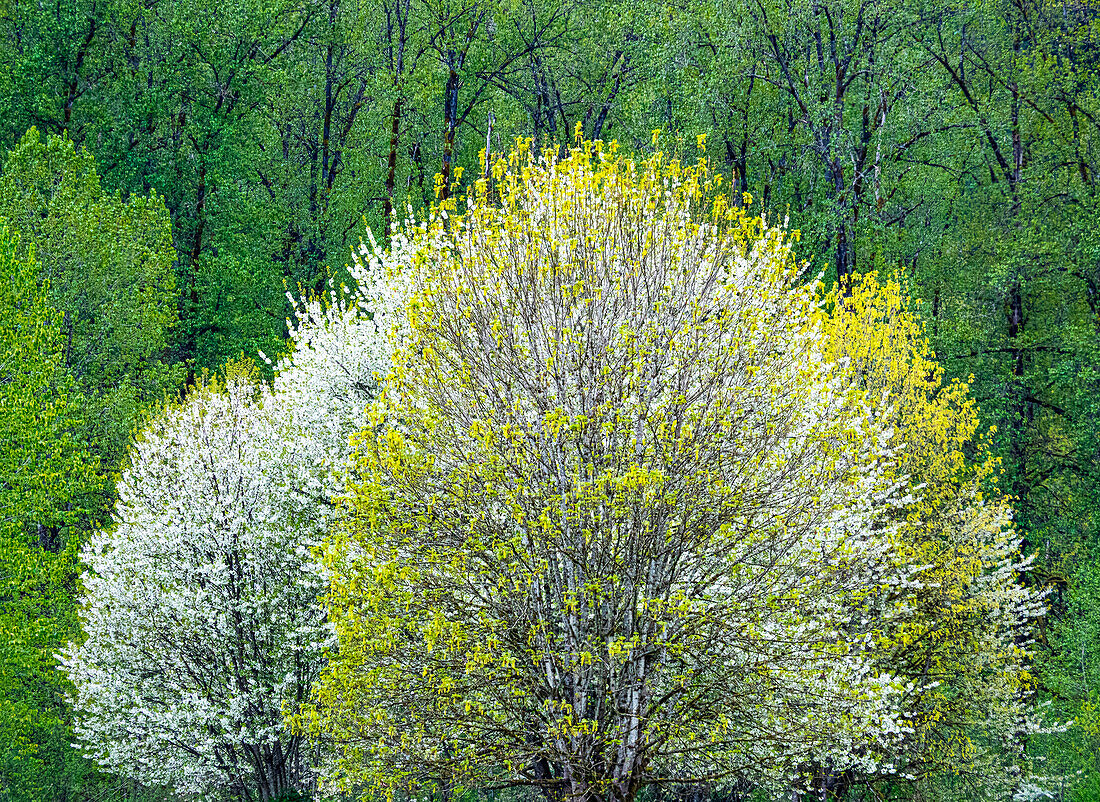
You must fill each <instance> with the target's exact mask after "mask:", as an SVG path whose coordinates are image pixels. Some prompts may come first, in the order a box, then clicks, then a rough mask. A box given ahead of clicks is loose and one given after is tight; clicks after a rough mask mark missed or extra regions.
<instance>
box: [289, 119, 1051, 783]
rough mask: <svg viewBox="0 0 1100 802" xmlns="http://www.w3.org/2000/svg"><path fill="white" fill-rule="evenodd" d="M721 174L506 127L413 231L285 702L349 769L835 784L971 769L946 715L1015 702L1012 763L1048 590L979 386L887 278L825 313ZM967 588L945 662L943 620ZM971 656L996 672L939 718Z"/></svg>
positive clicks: (1010, 717)
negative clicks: (312, 676) (506, 139)
mask: <svg viewBox="0 0 1100 802" xmlns="http://www.w3.org/2000/svg"><path fill="white" fill-rule="evenodd" d="M721 190H722V181H721V178H720V177H712V176H710V175H709V174H708V172H707V170H706V167H705V162H703V161H700V162H699V163H698V164H696V165H684V164H681V163H680V162H678V161H676V160H671V159H666V158H664V157H663V155H662V154H661V153H657V154H655V155H654V156H652V157H650V158H648V159H645V160H641V161H635V160H632V159H630V158H628V157H626V156H622V155H619V154H618V153H617V152H616V151H615V149H614V148H613V147H612V148H610V149H606V148H605V147H604V146H602V145H601V143H599V142H589V141H580V140H578V141H577V144H576V145H575V146H574V147H572V148H570V149H569V151H568V154H567V155H564V156H562V155H560V154H559V152H558V150H557V149H550V150H547V151H544V152H541V153H538V152H532V151H530V150H529V149H527V148H525V147H524V146H522V145H521V146H520V147H518V148H517V149H516V150H513V151H512V153H511V154H510V155H509V158H508V160H507V161H504V160H501V161H498V162H496V163H495V164H494V165H493V169H492V171H491V172H490V175H489V177H488V178H483V179H481V180H479V181H477V182H476V183H475V184H474V186H473V188H472V189H471V190H470V192H469V193H468V195H467V197H466V199H465V200H466V208H465V209H464V210H463V211H462V212H461V213H459V207H458V204H457V203H455V202H453V201H448V202H445V203H443V204H442V205H441V206H440V207H439V208H438V209H437V210H436V212H435V213H434V215H433V216H432V217H431V218H430V220H429V221H427V222H426V223H424V224H421V225H420V226H419V227H415V228H413V229H411V230H408V231H407V232H406V236H407V237H408V239H409V241H410V242H411V243H412V244H413V247H414V251H413V253H414V256H413V258H412V260H411V267H410V272H409V278H408V281H410V282H411V295H410V297H409V301H408V304H407V307H406V317H407V329H406V330H404V331H402V332H398V333H395V335H394V337H395V343H396V345H395V347H396V348H397V354H396V356H395V358H394V368H393V370H392V371H391V373H390V374H389V376H388V377H387V380H386V384H385V385H384V388H383V391H382V395H381V396H380V398H379V400H378V401H376V402H375V403H374V404H373V405H372V407H371V425H370V426H369V427H368V428H367V429H365V430H364V431H363V432H362V433H361V434H360V436H359V438H358V441H357V442H358V450H357V460H358V462H357V465H356V473H355V476H354V478H353V484H352V500H351V505H352V506H351V510H352V513H351V516H350V518H349V520H348V522H347V524H346V526H345V528H344V530H343V531H342V532H341V533H340V534H338V535H336V536H333V537H330V539H329V542H328V550H327V553H326V557H327V565H328V569H329V571H330V572H331V576H332V580H331V588H330V590H329V591H328V594H327V595H326V597H325V603H326V608H327V610H328V613H329V615H330V616H331V618H332V620H333V621H334V623H335V626H336V635H337V641H338V644H337V647H336V649H335V650H334V651H333V653H332V654H331V655H330V660H329V663H328V666H327V667H326V668H325V670H324V672H323V673H322V676H321V680H320V683H319V685H318V686H317V688H316V690H315V702H314V704H315V706H314V707H312V708H307V710H306V711H305V713H304V714H303V716H302V717H301V719H300V721H301V722H302V723H304V724H305V725H306V726H311V727H313V728H314V730H315V731H317V732H318V733H320V734H322V735H323V737H325V738H331V739H332V740H333V741H334V742H335V745H336V747H337V750H338V756H339V764H338V766H339V768H338V771H337V772H336V773H335V774H334V778H335V781H336V782H337V783H338V788H340V789H342V790H354V789H366V791H364V793H366V794H367V795H369V794H370V793H373V792H375V791H379V792H381V791H386V792H389V793H392V792H393V791H394V790H396V789H400V788H409V787H453V786H454V785H459V786H474V787H483V786H494V785H504V786H507V785H515V784H529V785H534V786H536V787H540V788H542V789H543V790H544V791H546V792H547V793H548V794H550V796H551V798H560V799H566V798H568V799H593V800H594V799H616V800H631V799H633V798H634V797H635V795H636V794H637V793H638V792H639V791H640V789H641V788H643V787H644V786H645V785H647V784H651V783H663V784H668V783H721V782H726V783H729V784H730V785H731V786H739V787H749V788H752V787H755V788H761V789H767V790H770V791H773V792H782V789H789V788H791V787H792V786H793V787H796V788H797V787H801V788H809V789H815V790H818V791H820V792H821V793H825V792H826V791H829V792H835V791H836V789H837V786H838V784H843V783H847V786H848V787H851V785H852V784H853V783H855V782H857V781H860V782H867V781H870V780H871V779H878V778H882V777H898V778H908V779H911V780H913V779H916V778H917V775H916V774H914V773H913V771H917V772H920V773H923V771H924V770H925V763H924V761H928V762H933V761H934V765H935V768H937V769H942V768H943V767H945V766H946V767H948V768H950V769H951V770H959V769H960V768H962V769H964V770H966V769H974V768H975V767H976V765H977V761H978V759H979V758H978V756H979V755H981V756H985V755H986V754H987V750H985V749H983V748H981V746H980V745H979V746H978V747H977V748H972V749H970V750H969V751H967V750H962V749H960V750H957V751H956V752H955V753H949V752H948V751H947V750H945V749H943V748H942V745H937V746H934V747H929V746H928V744H927V736H928V734H929V733H933V732H934V733H935V734H937V735H939V734H940V733H942V732H945V731H948V730H950V729H951V727H952V726H958V727H960V728H962V729H966V728H967V727H968V726H972V727H979V726H986V727H990V728H997V733H998V734H997V737H998V738H1001V739H1002V741H1003V742H1002V743H1000V744H998V746H1001V747H1003V746H1005V745H1006V744H1009V743H1012V744H1016V746H1015V747H1013V748H1010V749H1009V758H1008V760H1007V765H1004V766H1002V767H1001V768H1003V769H1004V770H1003V772H1002V776H1001V779H1000V780H995V779H994V778H989V780H990V785H991V786H992V785H993V784H994V783H997V782H1000V783H1003V785H1001V787H1002V788H1006V787H1008V786H1009V785H1010V784H1011V783H1013V782H1017V781H1018V780H1019V779H1020V776H1021V773H1020V772H1021V770H1022V764H1021V762H1020V761H1021V760H1022V759H1023V756H1022V754H1021V752H1020V749H1019V743H1020V740H1021V738H1023V737H1024V736H1026V735H1027V734H1029V733H1031V732H1034V731H1035V730H1036V729H1037V726H1038V725H1037V724H1036V723H1035V722H1034V721H1033V720H1032V717H1031V714H1030V713H1029V711H1028V706H1029V694H1028V687H1027V669H1026V653H1025V651H1024V650H1021V649H1020V648H1019V646H1018V644H1017V643H1016V641H1015V640H1014V639H1015V638H1016V637H1017V636H1018V634H1019V633H1021V632H1023V631H1025V628H1026V627H1027V625H1028V622H1029V621H1030V619H1032V618H1033V617H1034V616H1036V615H1038V614H1040V613H1041V605H1040V604H1039V601H1038V596H1037V595H1036V594H1035V593H1034V592H1032V591H1029V590H1027V589H1026V588H1025V587H1024V586H1022V585H1021V584H1020V583H1019V581H1018V576H1017V574H1018V572H1019V571H1020V570H1021V569H1022V568H1023V567H1024V564H1023V563H1021V562H1019V560H1018V558H1017V556H1016V553H1015V547H1016V546H1017V545H1018V541H1017V540H1016V538H1015V536H1014V534H1013V533H1012V530H1011V527H1010V525H1009V519H1008V511H1007V507H1006V506H1005V504H1004V502H1003V501H1002V500H1000V499H999V498H997V497H994V498H991V499H990V500H989V501H988V502H986V501H984V500H983V498H982V496H981V494H980V492H979V491H978V489H977V482H978V479H976V478H975V476H974V475H973V474H970V473H968V472H967V471H966V470H964V469H963V466H962V463H961V461H960V449H961V448H962V447H963V446H964V445H965V444H966V443H968V442H970V440H971V438H972V437H973V434H974V428H975V425H976V423H975V420H974V415H973V407H972V404H971V403H970V402H969V401H968V400H966V397H965V394H966V388H965V386H964V385H954V386H951V387H948V388H946V390H945V392H944V393H942V394H938V393H937V385H938V384H939V372H938V369H937V368H936V367H935V365H934V363H933V362H931V361H930V357H929V354H928V351H927V346H926V344H925V343H924V340H923V338H922V337H921V336H920V332H919V326H917V325H916V324H915V322H914V321H913V319H912V317H911V316H907V313H905V312H904V311H903V310H901V309H899V308H898V306H899V303H900V301H899V296H898V294H897V289H896V285H887V286H886V287H880V286H879V285H878V284H876V283H875V282H874V281H873V280H868V281H867V282H865V283H864V284H861V285H860V286H859V288H858V294H852V293H845V294H842V295H839V296H838V295H836V294H834V295H833V296H832V297H831V305H832V307H833V312H832V314H831V315H830V314H826V313H824V312H823V311H822V309H821V306H820V296H819V291H820V290H819V285H818V284H817V283H815V282H813V281H810V282H806V281H805V270H806V265H805V264H804V263H802V262H799V261H798V260H797V259H796V258H795V257H794V255H793V254H792V252H791V247H790V246H791V241H790V238H789V237H788V235H786V234H785V233H784V232H782V231H781V230H778V229H773V228H768V227H767V226H765V225H764V224H763V222H762V221H761V220H760V219H759V218H755V217H753V216H751V215H750V214H749V213H748V212H747V210H746V208H745V206H744V205H743V204H737V205H734V204H731V203H730V202H729V199H728V196H726V195H724V194H723V193H722V191H721ZM745 200H747V199H745ZM894 315H899V316H901V318H902V321H901V323H900V325H899V324H896V323H892V322H891V323H890V324H888V325H887V326H886V327H885V336H884V335H883V329H882V327H881V324H882V323H883V321H884V319H885V320H890V319H891V318H892V316H894ZM876 326H879V327H878V328H876ZM853 334H856V335H858V337H856V338H853V337H852V335H853ZM892 335H893V336H892ZM922 369H923V370H924V372H923V373H921V372H918V371H921V370H922ZM914 376H916V377H918V378H912V377H914ZM902 449H908V451H907V454H906V456H901V450H902ZM910 471H913V472H912V473H910ZM925 474H927V480H928V483H926V481H925V478H924V475H925ZM918 522H919V523H918ZM960 553H965V554H967V555H968V558H967V559H966V560H965V561H963V564H959V555H960ZM975 561H976V562H975ZM937 572H938V573H939V574H942V576H940V575H937ZM933 588H935V589H938V590H939V592H942V596H940V595H937V593H936V592H932V593H930V592H929V591H930V589H933ZM922 599H924V602H923V605H924V606H923V607H920V606H919V605H920V604H921V603H922V602H921V601H920V600H922ZM989 608H994V609H995V612H994V611H993V610H992V609H989ZM964 610H968V611H969V612H964ZM952 613H955V614H956V615H963V616H964V617H965V618H966V619H967V622H968V626H969V627H970V630H969V631H967V632H965V633H964V632H961V631H958V630H956V631H954V632H952V633H951V634H950V635H948V638H949V640H950V645H949V646H946V647H945V648H946V649H948V650H950V651H951V654H952V656H953V658H955V659H956V660H958V662H954V663H952V662H949V661H948V660H947V659H945V658H944V657H943V655H942V654H941V653H939V652H937V651H936V646H935V644H934V643H927V642H925V641H924V635H926V633H927V631H928V630H938V629H939V628H940V627H941V626H942V625H943V623H944V622H945V621H946V620H947V619H948V618H949V616H950V615H951V614H952ZM918 633H919V634H918ZM971 636H972V637H974V638H975V642H974V643H973V644H971V645H969V646H968V645H967V643H968V638H969V637H971ZM918 641H919V642H918ZM915 642H917V647H916V648H917V651H919V652H920V654H919V655H913V654H912V651H913V649H912V647H913V645H914V643H915ZM976 654H980V655H981V656H982V659H983V660H984V661H986V662H985V666H986V671H987V670H989V669H990V668H991V669H992V670H994V671H995V672H996V673H997V675H998V676H999V677H1000V681H998V682H996V683H992V684H990V683H989V682H988V677H984V682H983V674H984V673H985V671H983V670H979V669H977V668H976V667H972V666H970V665H967V664H966V662H965V657H964V656H965V655H971V656H974V655H976ZM921 659H924V660H925V670H924V671H923V673H921V672H920V671H919V669H915V668H914V664H915V663H919V662H920V660H921ZM932 659H935V660H936V662H935V664H934V666H935V670H934V671H932V670H929V661H930V660H932ZM963 677H970V678H972V679H973V680H974V681H976V682H977V683H979V684H980V685H981V690H982V695H981V696H980V697H979V698H973V699H969V700H967V701H965V702H961V703H959V704H958V705H956V708H957V709H956V710H955V711H953V712H955V713H960V714H959V715H956V716H951V717H950V718H951V723H950V724H945V723H944V722H943V721H942V720H941V717H946V716H945V715H944V711H945V710H946V708H948V707H949V706H950V705H949V703H948V702H947V701H946V700H945V699H944V700H941V703H940V705H939V707H938V708H937V702H936V701H935V699H936V698H937V694H936V690H935V689H936V688H937V687H938V686H939V685H940V684H941V683H944V682H950V683H952V688H958V687H960V686H959V685H958V684H957V683H958V682H959V681H961V678H963ZM958 708H961V712H960V709H958ZM929 753H934V755H935V757H934V758H930V757H929ZM910 757H911V760H910V759H907V758H910ZM983 765H984V766H985V767H986V768H990V767H991V766H992V764H991V763H988V762H987V763H985V764H983Z"/></svg>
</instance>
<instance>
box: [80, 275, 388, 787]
mask: <svg viewBox="0 0 1100 802" xmlns="http://www.w3.org/2000/svg"><path fill="white" fill-rule="evenodd" d="M356 272H357V274H358V277H359V278H360V279H361V286H360V289H359V290H358V291H357V292H355V293H352V294H350V295H349V296H347V297H337V295H336V294H333V297H332V298H331V299H330V302H329V303H328V304H327V305H323V304H321V303H320V302H317V301H314V302H310V303H304V304H302V305H300V307H299V311H298V316H297V322H296V324H294V325H292V327H291V338H292V340H293V345H294V347H293V349H292V350H291V352H290V353H289V354H288V355H287V356H286V357H284V358H283V359H281V360H279V362H278V363H277V364H276V365H275V370H276V378H275V381H274V384H273V386H271V387H267V386H264V385H261V384H258V383H256V381H255V380H254V379H253V378H252V376H251V375H250V371H249V370H248V369H247V368H245V369H242V368H241V367H240V366H238V367H237V368H230V369H229V370H228V371H227V372H228V376H227V379H226V381H225V383H224V385H223V384H221V383H218V382H209V383H205V384H203V385H200V386H199V387H197V388H195V389H194V390H193V391H192V392H191V393H190V394H189V395H188V396H187V397H186V398H185V399H184V400H183V401H182V402H180V403H179V404H175V405H170V406H168V407H167V408H166V409H165V410H164V412H163V414H161V415H160V416H159V417H157V418H156V419H154V420H153V421H152V422H151V423H150V424H149V425H148V426H147V428H146V429H145V431H144V432H142V434H141V435H140V437H139V438H138V442H137V443H136V444H135V445H134V447H133V450H132V454H131V465H130V467H129V468H127V469H126V470H125V471H124V472H123V474H122V477H121V480H120V482H119V486H118V494H119V501H118V505H117V508H116V511H115V524H114V526H113V527H111V528H110V529H109V530H107V531H105V532H102V533H100V534H98V535H97V536H96V537H94V538H93V539H92V541H91V543H90V544H89V546H88V548H87V549H86V551H85V555H84V559H85V563H86V565H87V569H88V570H87V574H86V576H85V580H84V587H85V594H84V599H83V608H82V623H83V628H84V636H85V637H84V640H83V642H82V643H79V644H72V645H71V646H70V647H69V648H68V649H67V650H66V651H65V653H64V654H63V656H62V666H63V668H64V670H65V671H66V672H67V673H68V675H69V677H70V679H71V680H72V681H73V683H74V685H75V686H76V697H75V700H74V701H75V707H76V710H77V712H78V723H77V727H76V730H77V733H78V735H79V736H80V738H81V741H82V744H83V748H84V751H85V753H86V754H87V755H88V756H89V757H92V758H94V759H96V760H97V761H99V762H100V763H101V764H102V765H104V766H106V767H108V768H109V769H111V770H112V771H114V772H117V773H120V774H123V775H125V776H131V777H134V778H136V779H139V780H140V781H142V782H145V783H151V784H164V785H168V786H172V787H173V788H175V789H176V790H177V791H179V792H180V793H184V794H197V793H200V792H203V793H205V792H209V791H212V790H218V789H227V790H230V791H232V792H234V793H236V794H239V795H241V796H243V797H244V798H246V799H252V798H258V799H261V800H270V799H275V798H278V797H280V796H283V795H286V794H288V793H291V792H294V791H299V792H300V791H304V790H308V789H309V787H310V786H311V783H312V770H311V768H310V765H309V762H308V760H307V759H306V757H305V756H304V755H303V752H302V744H301V737H300V736H299V735H295V734H293V733H290V732H288V731H287V729H286V727H285V726H284V723H283V711H284V709H286V708H288V707H289V708H293V707H296V706H297V705H298V704H300V703H301V702H302V701H304V700H305V698H306V697H307V694H308V691H309V688H310V685H311V683H312V682H313V680H314V678H315V677H316V675H317V672H318V669H319V667H320V665H321V661H322V650H323V648H324V646H325V644H326V641H327V640H328V634H327V633H328V630H327V629H326V627H325V625H324V621H323V614H322V612H321V610H320V609H319V607H318V606H317V604H316V596H317V593H318V591H319V589H320V587H321V578H320V576H319V574H318V573H317V571H316V570H315V567H314V566H313V565H312V562H311V559H312V558H311V553H310V547H311V546H312V545H314V544H315V543H316V542H317V539H318V538H319V537H320V536H321V535H322V534H323V533H324V532H325V531H327V529H328V528H329V526H330V525H331V523H332V520H333V510H334V507H333V503H332V497H333V495H334V494H335V493H336V492H338V491H340V490H341V489H342V488H343V485H344V481H345V478H344V477H345V471H344V468H345V465H346V463H347V458H348V455H349V453H350V447H349V445H348V436H349V435H350V433H351V432H353V431H354V430H355V429H356V428H358V427H361V426H362V425H363V423H364V422H365V418H364V416H363V409H364V407H365V405H366V403H367V400H368V399H369V398H370V397H371V395H372V393H373V392H374V390H375V378H374V377H375V375H376V374H377V373H378V372H379V371H382V372H384V371H385V370H386V369H388V352H387V350H386V348H387V346H386V340H385V338H384V337H381V336H380V335H379V332H380V327H381V326H382V325H383V321H384V320H385V319H386V310H387V305H386V304H387V298H384V297H382V296H381V295H380V294H379V292H380V289H381V288H380V287H376V286H372V285H371V284H370V282H371V273H372V271H371V269H370V268H369V267H364V266H363V265H361V264H360V265H359V266H358V269H357V271H356ZM373 272H374V273H377V272H379V271H378V270H377V269H376V270H374V271H373ZM368 307H370V309H371V314H369V315H368V314H367V311H366V310H367V308H368Z"/></svg>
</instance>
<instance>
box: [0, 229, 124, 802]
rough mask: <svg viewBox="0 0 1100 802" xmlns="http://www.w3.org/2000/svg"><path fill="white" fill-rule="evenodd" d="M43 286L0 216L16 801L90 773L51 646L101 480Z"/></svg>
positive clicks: (2, 636)
mask: <svg viewBox="0 0 1100 802" xmlns="http://www.w3.org/2000/svg"><path fill="white" fill-rule="evenodd" d="M21 250H22V251H23V252H24V253H26V256H20V253H19V252H20V251H21ZM45 288H46V283H45V282H43V281H42V278H41V273H40V269H39V267H38V265H37V264H36V263H35V261H34V258H33V249H31V248H26V249H21V248H19V246H18V240H17V238H16V237H15V236H14V235H12V234H11V233H10V232H9V230H8V228H7V227H6V225H3V224H0V308H3V309H4V310H5V312H4V314H3V315H0V443H2V444H3V447H2V448H0V789H2V791H3V794H4V796H5V798H7V799H13V800H21V801H22V800H40V799H55V798H58V797H59V796H64V794H65V793H66V791H70V792H71V790H72V789H73V787H74V785H79V784H80V783H81V782H82V781H83V777H84V776H85V775H88V774H90V773H92V772H93V771H94V768H93V767H92V766H90V765H89V764H86V763H84V761H82V760H81V759H80V758H79V757H78V756H77V755H75V754H74V753H73V750H72V749H71V748H70V747H69V742H70V741H71V738H72V734H71V732H70V731H69V729H68V726H67V715H68V714H67V707H66V704H65V701H64V697H65V694H66V689H67V683H66V682H65V681H64V679H63V678H62V676H61V675H60V674H59V673H58V672H57V671H56V670H55V665H56V661H55V659H54V654H55V652H57V650H58V649H59V648H60V647H61V645H62V644H63V643H65V642H66V641H67V640H68V639H69V638H70V637H71V636H72V633H73V632H74V631H75V630H76V609H75V602H74V601H73V596H74V592H75V589H76V583H77V576H78V560H77V556H78V552H79V545H80V540H79V538H78V533H79V531H80V529H82V528H84V527H87V526H88V525H89V523H90V521H91V520H94V517H95V516H96V515H97V514H98V512H99V504H100V502H99V498H98V497H99V494H100V493H101V491H102V480H101V478H100V476H99V475H98V473H97V470H96V462H95V459H94V458H93V457H92V456H91V455H90V454H89V452H88V450H87V448H86V447H85V446H84V444H83V443H82V442H81V440H80V436H81V433H82V431H83V429H84V425H83V421H82V420H81V418H80V412H81V409H82V408H83V406H84V405H83V402H82V399H81V397H80V395H79V392H78V391H77V390H76V388H75V387H74V386H73V382H72V380H71V379H70V377H69V375H68V374H67V372H66V371H64V370H63V369H61V362H62V352H63V342H64V341H63V338H62V328H61V315H60V313H58V312H56V311H55V310H53V309H52V308H51V307H50V306H49V305H48V303H47V297H46V292H45Z"/></svg>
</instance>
